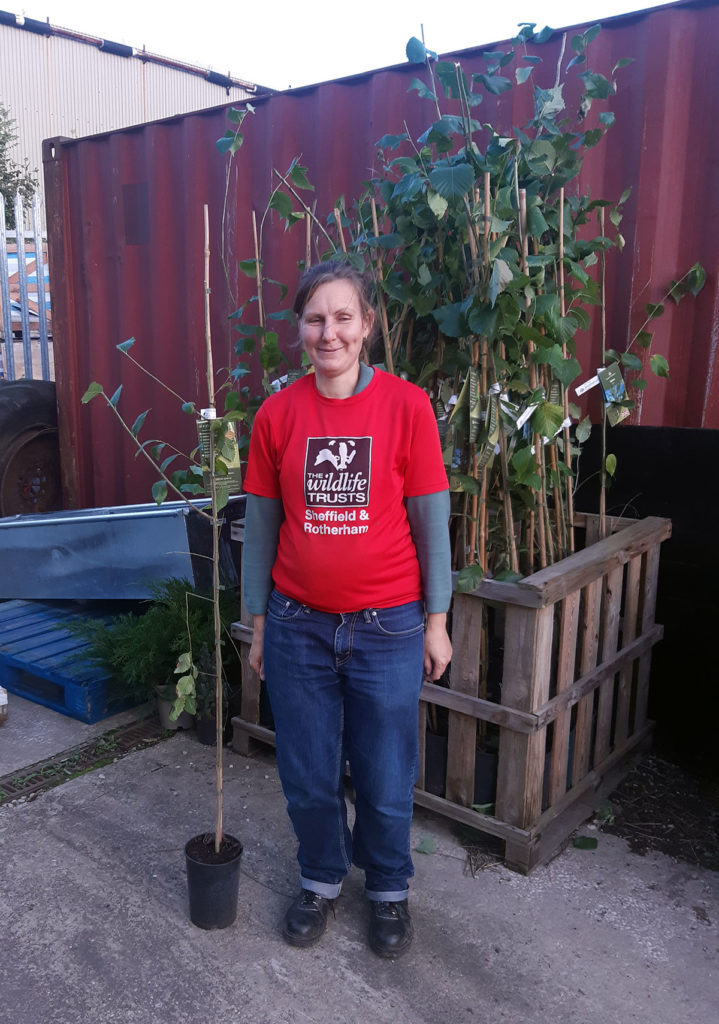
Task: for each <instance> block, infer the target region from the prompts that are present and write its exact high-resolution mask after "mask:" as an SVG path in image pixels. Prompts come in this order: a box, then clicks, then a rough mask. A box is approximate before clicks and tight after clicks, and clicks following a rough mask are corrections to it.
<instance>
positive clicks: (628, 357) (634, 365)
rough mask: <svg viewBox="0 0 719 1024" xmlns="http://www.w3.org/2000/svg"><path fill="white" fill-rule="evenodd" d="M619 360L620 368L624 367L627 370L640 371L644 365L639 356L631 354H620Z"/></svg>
mask: <svg viewBox="0 0 719 1024" xmlns="http://www.w3.org/2000/svg"><path fill="white" fill-rule="evenodd" d="M620 358H621V362H622V366H626V368H627V369H628V370H641V368H642V366H643V365H644V364H643V363H642V361H641V359H640V358H639V356H635V355H634V353H633V352H622V354H621V357H620Z"/></svg>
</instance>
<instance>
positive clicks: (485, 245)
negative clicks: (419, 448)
mask: <svg viewBox="0 0 719 1024" xmlns="http://www.w3.org/2000/svg"><path fill="white" fill-rule="evenodd" d="M490 186H491V179H490V174H489V171H485V172H484V197H483V198H484V229H483V231H482V261H483V264H484V266H485V267H487V266H489V228H490V225H491V223H492V217H491V205H490ZM487 358H488V353H487V338H486V336H483V337H482V396H483V397H485V396H486V394H487ZM487 477H488V474H487V467H486V466H485V467H484V469H483V470H482V484H481V488H480V500H479V564H480V565H481V566H482V568H483V569H484V571H485V572H486V571H487Z"/></svg>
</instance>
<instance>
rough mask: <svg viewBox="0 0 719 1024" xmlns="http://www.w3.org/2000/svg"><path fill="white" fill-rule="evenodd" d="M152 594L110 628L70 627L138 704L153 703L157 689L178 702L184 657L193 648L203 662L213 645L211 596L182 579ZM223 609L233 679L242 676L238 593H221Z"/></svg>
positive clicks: (89, 623)
mask: <svg viewBox="0 0 719 1024" xmlns="http://www.w3.org/2000/svg"><path fill="white" fill-rule="evenodd" d="M153 591H154V598H153V600H152V601H149V602H147V606H146V610H144V611H142V612H141V613H139V614H135V613H129V612H128V613H125V614H123V615H118V616H117V617H116V618H114V619H113V620H112V621H111V622H110V623H107V624H106V623H104V622H101V621H98V620H94V619H88V620H85V621H83V622H77V623H73V624H72V625H71V627H70V630H71V632H73V633H74V634H75V635H77V636H80V637H82V638H83V639H84V640H87V641H88V643H89V644H90V648H91V657H92V659H93V660H94V661H95V662H96V663H97V664H98V665H100V666H101V667H102V668H104V669H106V670H107V671H108V672H110V673H111V674H112V676H113V679H115V680H116V682H117V683H118V684H120V685H122V686H124V687H125V688H126V689H127V691H128V692H129V693H131V694H132V695H133V696H134V697H136V698H137V699H138V701H142V700H149V699H150V698H151V697H153V696H154V693H155V688H156V687H158V686H159V687H166V688H168V689H167V694H168V698H169V699H172V700H174V698H175V674H174V673H175V666H176V664H177V659H178V657H179V655H180V654H182V653H183V652H184V651H188V650H192V651H196V652H197V657H198V658H199V657H200V655H201V654H202V653H203V652H204V654H205V656H207V652H208V651H210V650H212V649H213V647H214V632H213V612H212V598H211V596H210V595H207V594H200V593H198V592H197V591H195V590H194V589H193V587H192V586H191V585H190V584H189V583H188V582H187V580H183V579H177V578H170V579H168V580H165V581H163V582H160V583H158V584H157V585H156V586H155V587H154V588H153ZM220 610H221V621H222V626H223V639H224V650H223V667H224V669H225V672H226V673H227V674H228V675H229V676H231V677H232V676H234V677H236V678H239V659H238V657H237V654H236V651H235V648H234V645H233V644H232V642H231V640H230V636H229V631H230V625H231V623H232V622H233V621H235V620H236V619H237V618H238V612H239V609H238V607H237V599H236V596H235V594H234V592H231V591H223V592H222V593H221V595H220ZM198 664H199V663H198ZM205 667H206V666H205ZM213 685H214V683H213ZM213 703H214V701H213Z"/></svg>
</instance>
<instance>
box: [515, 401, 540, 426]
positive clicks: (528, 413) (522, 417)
mask: <svg viewBox="0 0 719 1024" xmlns="http://www.w3.org/2000/svg"><path fill="white" fill-rule="evenodd" d="M536 408H537V405H536V402H535V404H534V405H528V406H527V408H526V409H525V410H524V412H523V413H522V414H521V415H520V416H518V417H517V429H518V430H521V429H522V427H523V426H524V424H525V423H526V422H527V420H528V419H529V417H530V416H531V415H532V413H533V412H534V410H535V409H536Z"/></svg>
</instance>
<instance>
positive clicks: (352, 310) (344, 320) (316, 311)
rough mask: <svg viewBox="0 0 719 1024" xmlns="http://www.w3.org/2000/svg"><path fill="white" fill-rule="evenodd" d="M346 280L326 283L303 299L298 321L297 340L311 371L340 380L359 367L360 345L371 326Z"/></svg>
mask: <svg viewBox="0 0 719 1024" xmlns="http://www.w3.org/2000/svg"><path fill="white" fill-rule="evenodd" d="M372 319H373V318H372V315H371V314H368V315H363V314H362V307H361V305H360V298H359V295H358V294H357V289H356V288H355V286H354V285H353V284H352V283H351V282H350V281H343V280H337V281H327V282H326V283H325V284H321V285H320V286H319V288H318V289H317V290H316V291H315V292H314V293H313V295H311V296H310V298H309V299H308V300H307V304H306V305H305V308H304V310H303V311H302V317H301V318H300V340H301V341H302V345H303V347H304V350H305V352H306V353H307V356H308V358H309V360H310V362H311V363H312V365H313V366H314V368H315V372H316V373H319V374H321V375H324V376H325V377H333V378H336V377H341V376H343V375H344V374H349V373H351V372H353V371H354V370H355V368H356V367H357V366H358V364H359V358H360V353H361V351H362V343H363V341H364V339H365V338H366V337H367V334H368V333H369V331H370V328H371V327H372Z"/></svg>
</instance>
